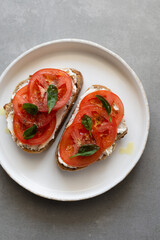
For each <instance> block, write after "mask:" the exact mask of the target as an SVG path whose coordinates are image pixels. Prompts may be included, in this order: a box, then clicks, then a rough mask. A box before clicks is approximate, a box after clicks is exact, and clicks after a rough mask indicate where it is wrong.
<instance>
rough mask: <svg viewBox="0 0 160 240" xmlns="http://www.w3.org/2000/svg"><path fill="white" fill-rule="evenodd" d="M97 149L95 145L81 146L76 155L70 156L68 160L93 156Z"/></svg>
mask: <svg viewBox="0 0 160 240" xmlns="http://www.w3.org/2000/svg"><path fill="white" fill-rule="evenodd" d="M98 149H99V146H97V145H96V144H86V145H82V146H81V147H80V148H79V150H78V153H76V154H75V155H73V156H71V157H70V158H73V157H77V156H85V157H86V156H91V155H93V154H94V153H95V152H97V151H98Z"/></svg>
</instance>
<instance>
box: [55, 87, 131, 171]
mask: <svg viewBox="0 0 160 240" xmlns="http://www.w3.org/2000/svg"><path fill="white" fill-rule="evenodd" d="M92 87H94V88H95V89H97V90H100V89H102V88H103V89H106V90H107V91H110V92H111V90H110V89H109V88H107V87H105V86H103V85H92ZM89 89H90V88H88V89H87V90H89ZM87 90H86V91H87ZM75 110H76V108H75ZM75 110H74V112H75ZM74 112H73V114H74ZM69 121H70V120H69ZM64 131H65V130H64ZM127 132H128V128H126V131H125V132H123V133H122V134H121V133H118V134H117V139H116V141H117V140H120V139H121V138H123V137H124V136H125V135H126V134H127ZM60 141H61V139H60ZM60 141H59V143H58V146H57V149H56V158H57V164H58V166H59V167H60V168H61V169H62V170H65V171H77V170H80V169H82V168H85V167H87V166H85V167H77V168H69V167H65V166H64V165H63V164H61V163H60V162H59V160H58V150H59V144H60ZM115 146H116V144H115V145H114V147H113V150H114V149H115ZM106 157H107V156H106V155H104V156H103V157H102V158H99V159H97V161H100V160H104V159H105V158H106Z"/></svg>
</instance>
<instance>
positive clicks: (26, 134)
mask: <svg viewBox="0 0 160 240" xmlns="http://www.w3.org/2000/svg"><path fill="white" fill-rule="evenodd" d="M36 132H37V126H36V125H35V124H33V126H32V127H30V128H27V130H26V131H24V132H23V137H24V139H30V138H33V137H34V135H35V134H36Z"/></svg>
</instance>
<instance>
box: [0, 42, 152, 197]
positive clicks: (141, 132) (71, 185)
mask: <svg viewBox="0 0 160 240" xmlns="http://www.w3.org/2000/svg"><path fill="white" fill-rule="evenodd" d="M46 67H51V68H63V67H69V68H70V67H71V68H75V69H77V70H79V71H81V72H82V74H83V77H84V85H83V88H82V92H81V94H82V93H83V92H84V91H85V90H86V89H87V88H88V87H89V86H90V85H92V84H102V85H105V86H107V87H109V88H110V89H111V90H112V91H113V92H114V93H116V94H117V95H118V96H119V97H120V98H121V99H122V101H123V103H124V107H125V119H126V122H127V125H128V128H129V131H128V134H127V135H126V136H125V138H124V139H122V140H121V141H120V142H119V143H118V145H117V147H116V150H115V151H114V152H113V154H112V155H111V156H110V157H109V158H108V159H106V160H104V161H99V162H96V163H94V164H93V165H91V166H89V167H87V168H85V169H83V170H80V171H76V172H64V171H61V170H60V169H59V168H58V166H57V165H56V158H55V149H56V146H57V143H58V140H59V139H60V136H61V134H62V132H60V134H59V136H58V137H57V140H56V141H55V143H54V144H53V145H52V146H51V148H50V149H49V150H47V151H45V152H43V153H41V154H38V155H32V154H29V153H25V152H24V151H22V150H21V149H20V148H18V147H17V146H16V144H15V143H14V142H13V141H12V139H11V136H10V135H9V134H6V132H5V128H6V121H5V118H4V116H0V133H1V136H0V160H1V165H2V167H3V168H4V170H5V171H6V172H7V173H8V174H9V175H10V177H11V178H12V179H14V180H15V181H16V182H17V183H18V184H20V185H21V186H22V187H24V188H26V189H27V190H29V191H31V192H33V193H35V194H37V195H39V196H42V197H45V198H49V199H56V200H62V201H73V200H81V199H87V198H91V197H94V196H97V195H99V194H101V193H104V192H106V191H108V190H109V189H111V188H112V187H114V186H115V185H116V184H118V183H119V182H120V181H122V180H123V179H124V178H125V177H126V176H127V175H128V173H129V172H130V171H131V170H132V169H133V167H134V166H135V165H136V163H137V162H138V160H139V158H140V156H141V154H142V152H143V150H144V147H145V144H146V140H147V137H148V131H149V108H148V102H147V98H146V95H145V92H144V89H143V86H142V84H141V82H140V80H139V79H138V77H137V76H136V74H135V73H134V71H133V70H132V69H131V68H130V67H129V66H128V65H127V64H126V62H125V61H124V60H122V59H121V58H120V57H119V56H118V55H116V54H115V53H113V52H111V51H110V50H108V49H106V48H104V47H102V46H100V45H98V44H96V43H93V42H89V41H84V40H77V39H63V40H58V41H53V42H48V43H44V44H41V45H39V46H36V47H34V48H32V49H30V50H29V51H27V52H25V53H24V54H22V55H21V56H20V57H18V58H17V59H16V60H14V61H13V62H12V63H11V64H10V65H9V66H8V67H7V69H6V70H5V71H4V72H3V74H2V76H1V79H0V106H1V107H2V106H3V105H4V104H5V103H7V102H9V101H10V98H11V94H12V92H13V90H14V88H15V86H16V85H17V84H18V83H19V82H20V81H21V80H23V79H26V78H27V77H28V76H29V75H30V74H33V73H34V72H35V71H37V70H39V69H41V68H46ZM62 130H63V129H62ZM129 142H133V143H134V151H133V153H132V154H131V155H125V154H123V155H122V154H120V152H119V148H120V147H122V146H123V147H126V145H127V144H128V143H129Z"/></svg>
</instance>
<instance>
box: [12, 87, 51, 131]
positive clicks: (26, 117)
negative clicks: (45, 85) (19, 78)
mask: <svg viewBox="0 0 160 240" xmlns="http://www.w3.org/2000/svg"><path fill="white" fill-rule="evenodd" d="M28 102H29V101H28V85H26V86H24V87H22V88H21V89H20V90H19V91H17V93H16V95H15V96H14V98H13V109H14V113H16V114H17V117H18V118H19V120H20V121H21V122H22V123H23V124H25V125H26V126H28V127H30V126H31V125H33V124H36V125H37V127H39V128H40V127H44V126H46V125H48V123H49V122H50V121H51V120H52V119H53V118H54V115H55V113H54V112H51V113H50V114H48V113H43V112H38V113H37V114H36V115H31V114H29V113H27V112H26V110H24V109H23V108H22V105H23V103H28Z"/></svg>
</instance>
